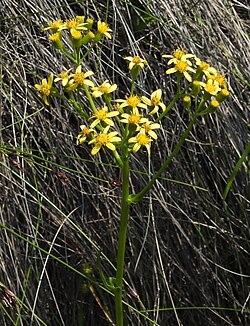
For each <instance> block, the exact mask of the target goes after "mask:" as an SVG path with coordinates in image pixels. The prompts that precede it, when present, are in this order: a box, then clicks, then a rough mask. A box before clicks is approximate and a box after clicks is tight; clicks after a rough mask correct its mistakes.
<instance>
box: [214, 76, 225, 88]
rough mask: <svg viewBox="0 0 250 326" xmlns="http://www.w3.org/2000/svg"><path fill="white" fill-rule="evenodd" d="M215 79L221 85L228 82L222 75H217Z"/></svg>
mask: <svg viewBox="0 0 250 326" xmlns="http://www.w3.org/2000/svg"><path fill="white" fill-rule="evenodd" d="M214 80H216V81H217V83H218V84H219V85H220V86H225V84H226V82H225V78H224V77H223V76H222V75H216V76H215V78H214Z"/></svg>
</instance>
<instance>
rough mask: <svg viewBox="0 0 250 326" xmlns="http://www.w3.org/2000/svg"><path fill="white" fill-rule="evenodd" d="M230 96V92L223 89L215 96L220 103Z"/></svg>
mask: <svg viewBox="0 0 250 326" xmlns="http://www.w3.org/2000/svg"><path fill="white" fill-rule="evenodd" d="M229 95H230V92H229V91H228V90H227V89H226V88H224V89H222V90H221V91H220V93H219V94H218V95H217V96H216V100H217V101H218V102H219V103H221V102H223V101H224V100H225V98H226V97H228V96H229Z"/></svg>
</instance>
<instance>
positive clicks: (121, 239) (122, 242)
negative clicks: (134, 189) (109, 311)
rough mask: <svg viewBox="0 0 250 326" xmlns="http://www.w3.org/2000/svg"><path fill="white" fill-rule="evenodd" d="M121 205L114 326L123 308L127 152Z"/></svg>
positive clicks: (121, 323) (121, 318)
mask: <svg viewBox="0 0 250 326" xmlns="http://www.w3.org/2000/svg"><path fill="white" fill-rule="evenodd" d="M122 182H123V185H122V205H121V220H120V228H119V238H118V254H117V271H116V284H115V285H116V292H115V311H116V326H123V307H122V286H123V271H124V257H125V248H126V234H127V225H128V218H129V208H130V204H131V203H130V202H129V200H128V199H129V159H128V152H127V151H126V153H125V155H124V161H123V168H122Z"/></svg>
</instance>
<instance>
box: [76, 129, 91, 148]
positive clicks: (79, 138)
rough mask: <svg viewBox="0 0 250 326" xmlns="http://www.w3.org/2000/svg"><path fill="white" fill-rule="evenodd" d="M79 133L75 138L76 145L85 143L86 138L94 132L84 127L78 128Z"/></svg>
mask: <svg viewBox="0 0 250 326" xmlns="http://www.w3.org/2000/svg"><path fill="white" fill-rule="evenodd" d="M80 128H81V131H80V133H79V135H78V136H77V140H76V144H77V145H79V144H82V143H84V142H85V141H86V139H87V137H88V136H89V135H90V133H91V132H94V130H93V129H89V128H87V127H86V126H85V125H81V126H80Z"/></svg>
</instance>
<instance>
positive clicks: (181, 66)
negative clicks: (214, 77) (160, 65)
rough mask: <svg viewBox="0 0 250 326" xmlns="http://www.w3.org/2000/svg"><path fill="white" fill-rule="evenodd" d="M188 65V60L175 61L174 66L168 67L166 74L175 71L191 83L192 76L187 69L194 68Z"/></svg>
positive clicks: (192, 70)
mask: <svg viewBox="0 0 250 326" xmlns="http://www.w3.org/2000/svg"><path fill="white" fill-rule="evenodd" d="M190 66H191V64H190V63H188V61H177V63H176V64H175V66H174V68H170V69H168V70H167V71H166V74H173V73H175V72H178V73H181V74H183V75H184V77H185V78H186V79H187V80H188V81H189V82H190V83H191V81H192V77H191V76H190V75H189V73H188V71H191V72H195V70H194V69H193V68H191V67H190Z"/></svg>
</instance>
